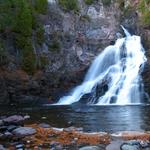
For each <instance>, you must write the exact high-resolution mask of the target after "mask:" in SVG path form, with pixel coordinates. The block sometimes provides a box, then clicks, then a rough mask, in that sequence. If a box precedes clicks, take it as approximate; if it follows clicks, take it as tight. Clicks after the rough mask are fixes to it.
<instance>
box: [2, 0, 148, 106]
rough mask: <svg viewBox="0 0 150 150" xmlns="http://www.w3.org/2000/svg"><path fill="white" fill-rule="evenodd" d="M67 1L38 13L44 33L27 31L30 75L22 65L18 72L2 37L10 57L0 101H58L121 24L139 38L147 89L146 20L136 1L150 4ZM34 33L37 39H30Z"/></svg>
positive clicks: (10, 48)
mask: <svg viewBox="0 0 150 150" xmlns="http://www.w3.org/2000/svg"><path fill="white" fill-rule="evenodd" d="M72 2H73V1H72ZM68 3H69V1H68V0H59V1H56V0H49V3H48V10H47V12H46V13H44V14H39V15H38V18H37V20H38V21H39V22H40V24H41V25H42V27H43V30H44V34H43V35H42V34H40V33H41V32H39V34H37V33H38V31H39V30H36V31H34V32H33V34H32V47H33V49H34V55H35V60H36V65H37V64H38V67H37V68H36V69H35V71H34V72H32V75H29V73H27V70H26V69H24V68H23V69H24V71H23V69H22V68H21V66H20V64H19V63H18V59H19V58H18V55H17V50H16V48H15V46H14V45H13V44H12V43H11V41H12V40H8V39H7V40H6V41H7V43H5V45H6V47H7V49H8V51H9V54H8V55H10V56H11V58H13V61H9V62H8V63H7V65H5V66H4V65H3V66H2V69H1V73H0V84H1V87H0V93H1V95H0V103H5V102H17V103H26V102H32V103H36V102H39V101H40V100H41V99H44V100H47V101H51V100H52V101H53V100H56V99H58V98H59V97H60V96H61V95H62V94H64V92H67V91H68V89H70V88H72V87H74V86H75V85H76V84H79V83H80V82H81V81H82V79H83V77H84V75H85V72H86V70H87V69H88V67H89V65H90V64H91V62H92V61H93V59H94V57H95V56H97V55H98V54H99V53H100V52H101V51H103V49H104V48H105V47H106V46H108V45H110V44H113V43H114V42H115V40H116V39H117V38H118V37H122V36H123V33H122V30H121V28H120V25H121V24H122V25H124V26H125V27H126V28H127V29H129V31H130V32H131V33H134V34H137V35H141V37H142V39H143V44H144V46H145V48H146V55H147V57H148V63H147V65H146V66H147V67H146V69H145V72H144V74H143V76H144V81H145V85H146V90H147V91H148V92H150V91H149V90H150V88H148V87H150V85H149V83H150V80H149V76H148V74H149V70H150V69H149V62H150V61H149V59H150V58H149V57H150V55H149V54H150V53H149V51H150V45H149V41H150V39H149V37H150V26H149V25H150V24H149V22H148V21H147V20H146V21H145V20H143V17H145V16H144V15H145V12H142V11H141V8H140V6H141V5H142V7H148V6H149V3H144V6H143V4H141V3H140V2H139V1H138V0H137V1H134V2H133V1H132V0H124V1H123V0H122V1H118V0H106V1H104V0H78V1H75V2H74V3H71V4H69V5H68ZM143 14H144V15H143ZM144 19H145V18H144ZM37 36H38V37H40V42H37V40H35V39H36V38H37ZM41 39H42V40H41ZM10 45H11V46H10ZM12 51H13V53H11V54H10V52H12ZM30 56H31V55H30ZM31 59H32V57H31ZM19 61H20V59H19ZM29 62H30V61H29ZM31 63H32V62H31ZM28 65H29V66H30V63H29V64H28ZM28 65H27V66H28ZM39 66H40V67H39ZM31 70H33V69H31ZM44 100H43V101H44ZM47 101H46V102H47Z"/></svg>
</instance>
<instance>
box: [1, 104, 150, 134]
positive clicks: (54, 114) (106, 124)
mask: <svg viewBox="0 0 150 150" xmlns="http://www.w3.org/2000/svg"><path fill="white" fill-rule="evenodd" d="M12 114H22V115H30V117H31V118H30V119H29V120H28V121H27V122H26V123H27V124H30V123H43V122H45V123H49V124H50V125H51V126H54V127H59V128H63V127H69V126H75V127H83V129H84V131H89V132H96V131H106V132H111V133H112V132H117V131H125V130H128V131H135V130H136V131H141V130H146V131H150V115H149V114H150V106H149V105H129V106H86V105H79V106H78V105H70V106H46V107H34V108H24V107H19V108H18V107H1V108H0V115H1V116H2V115H12Z"/></svg>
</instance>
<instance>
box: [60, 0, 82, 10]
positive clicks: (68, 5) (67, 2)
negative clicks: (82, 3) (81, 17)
mask: <svg viewBox="0 0 150 150" xmlns="http://www.w3.org/2000/svg"><path fill="white" fill-rule="evenodd" d="M58 2H59V5H61V6H62V7H63V9H64V10H65V11H69V10H73V11H75V12H76V11H78V10H79V6H78V1H77V0H58Z"/></svg>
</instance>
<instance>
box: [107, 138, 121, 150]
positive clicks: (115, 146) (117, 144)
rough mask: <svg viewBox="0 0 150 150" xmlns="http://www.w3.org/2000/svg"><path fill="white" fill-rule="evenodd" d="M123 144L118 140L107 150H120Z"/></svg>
mask: <svg viewBox="0 0 150 150" xmlns="http://www.w3.org/2000/svg"><path fill="white" fill-rule="evenodd" d="M122 144H123V141H120V140H117V141H112V142H111V143H110V144H109V145H108V146H107V147H106V150H120V146H121V145H122Z"/></svg>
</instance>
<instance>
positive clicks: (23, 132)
mask: <svg viewBox="0 0 150 150" xmlns="http://www.w3.org/2000/svg"><path fill="white" fill-rule="evenodd" d="M12 133H13V134H15V135H16V136H28V135H32V134H35V133H36V130H35V129H34V128H31V127H20V128H17V129H15V130H13V132H12Z"/></svg>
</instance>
